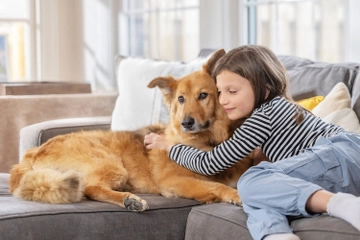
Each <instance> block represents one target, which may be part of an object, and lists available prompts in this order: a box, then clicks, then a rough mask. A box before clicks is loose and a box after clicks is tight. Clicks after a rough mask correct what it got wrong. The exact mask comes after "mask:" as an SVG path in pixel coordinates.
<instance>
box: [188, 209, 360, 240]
mask: <svg viewBox="0 0 360 240" xmlns="http://www.w3.org/2000/svg"><path fill="white" fill-rule="evenodd" d="M246 220H247V215H246V213H245V212H244V211H243V209H242V208H241V207H237V206H234V205H231V204H226V203H216V204H209V205H203V206H197V207H194V208H193V209H192V210H191V212H190V214H189V217H188V220H187V225H186V233H185V239H187V240H190V239H191V240H197V239H198V240H200V239H213V240H216V239H219V240H221V239H241V240H251V239H252V238H251V236H250V233H249V231H248V229H247V226H246ZM291 226H292V228H293V230H294V232H295V234H296V235H298V236H299V237H300V238H301V239H302V240H314V239H316V240H329V239H342V240H343V239H345V240H356V239H360V232H359V231H357V230H356V229H355V228H354V227H352V226H351V225H350V224H348V223H346V222H344V221H343V220H341V219H338V218H333V217H330V216H328V215H327V214H323V215H320V216H318V217H314V218H301V219H296V220H292V221H291Z"/></svg>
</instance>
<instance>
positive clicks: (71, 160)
mask: <svg viewBox="0 0 360 240" xmlns="http://www.w3.org/2000/svg"><path fill="white" fill-rule="evenodd" d="M224 54H225V51H224V50H219V51H217V52H215V53H214V54H213V55H212V56H211V58H210V59H209V60H208V61H207V62H206V63H205V64H204V66H203V69H202V70H200V71H197V72H194V73H191V74H190V75H187V76H185V77H183V78H181V79H179V80H175V79H174V78H172V77H159V78H155V79H154V80H152V81H151V82H150V83H149V85H148V87H150V88H154V87H159V88H160V90H161V91H162V93H163V96H164V99H165V103H166V105H167V106H168V107H169V109H170V122H169V124H168V125H167V126H166V127H163V126H161V125H151V126H147V127H144V128H142V129H139V130H137V131H119V132H112V131H82V132H77V133H70V134H66V135H60V136H57V137H55V138H53V139H50V140H49V141H48V142H46V143H45V144H43V145H41V146H39V147H36V148H33V149H29V150H28V151H27V152H26V154H25V155H24V157H23V160H22V161H21V163H19V164H16V165H14V166H13V168H12V170H11V173H10V174H11V175H10V193H12V194H13V195H14V196H16V197H18V198H22V199H26V200H31V201H38V202H47V203H73V202H79V201H81V199H82V197H83V195H84V196H85V197H87V198H90V199H93V200H96V201H102V202H109V203H114V204H117V205H119V206H121V207H125V208H126V209H129V210H132V211H144V210H146V209H148V208H149V206H148V204H147V202H146V201H145V200H143V199H142V198H140V197H139V196H137V195H136V194H137V193H141V194H144V193H145V194H146V193H152V194H161V195H163V196H165V197H174V196H175V197H183V198H189V199H195V200H198V201H199V202H202V203H214V202H226V203H232V204H235V205H240V204H241V200H240V198H239V196H238V193H237V191H236V189H234V188H233V186H234V185H235V184H236V181H237V180H238V179H239V177H240V176H241V174H242V173H244V172H245V171H246V170H247V169H248V168H249V167H250V166H251V165H252V159H251V158H245V159H243V160H242V161H240V162H239V163H238V164H236V165H235V166H233V167H232V168H229V169H228V170H226V171H224V172H223V173H221V174H219V175H216V176H202V175H200V174H197V173H194V172H192V171H190V170H187V169H185V168H182V167H181V166H179V165H177V164H176V163H174V162H172V161H171V160H170V159H168V157H167V153H166V152H165V151H162V150H158V149H155V150H150V151H149V150H146V149H145V146H144V144H143V139H144V136H145V135H146V134H148V133H150V132H156V133H164V134H165V135H166V136H167V137H168V138H170V139H171V140H172V141H173V142H179V143H183V144H187V145H191V146H194V147H196V148H199V149H204V150H210V149H212V148H213V147H214V146H215V145H217V144H219V143H220V142H222V141H224V140H225V139H227V138H228V137H229V136H231V133H232V130H233V129H234V126H233V125H236V124H237V123H232V122H230V121H229V120H228V118H227V116H226V114H225V112H224V109H223V108H222V107H221V106H220V105H219V102H218V97H217V88H216V86H215V83H214V81H213V79H212V78H211V70H212V69H213V67H214V65H215V63H216V61H217V60H218V59H219V58H220V57H222V56H223V55H224ZM180 95H186V96H187V98H188V99H190V98H191V99H193V100H192V101H186V102H185V103H179V101H178V97H179V96H180ZM170 106H171V108H170Z"/></svg>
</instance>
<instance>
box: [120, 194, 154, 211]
mask: <svg viewBox="0 0 360 240" xmlns="http://www.w3.org/2000/svg"><path fill="white" fill-rule="evenodd" d="M124 206H125V208H126V209H128V210H131V211H134V212H143V211H145V210H147V209H149V206H148V204H147V202H146V201H145V200H143V199H141V198H139V197H137V196H135V195H131V196H129V197H127V198H125V199H124Z"/></svg>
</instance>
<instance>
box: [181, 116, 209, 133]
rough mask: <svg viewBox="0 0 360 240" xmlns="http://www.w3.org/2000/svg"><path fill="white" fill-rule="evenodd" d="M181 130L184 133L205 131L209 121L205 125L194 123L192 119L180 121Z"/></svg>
mask: <svg viewBox="0 0 360 240" xmlns="http://www.w3.org/2000/svg"><path fill="white" fill-rule="evenodd" d="M181 126H182V130H183V131H184V132H197V131H201V130H204V129H207V128H208V127H209V126H210V121H206V122H205V124H203V125H202V124H200V123H196V121H195V119H194V118H193V117H187V118H184V119H183V120H182V121H181Z"/></svg>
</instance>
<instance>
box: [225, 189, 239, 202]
mask: <svg viewBox="0 0 360 240" xmlns="http://www.w3.org/2000/svg"><path fill="white" fill-rule="evenodd" d="M222 202H227V203H231V204H233V205H235V206H242V201H241V198H240V197H239V194H238V192H237V191H236V190H235V191H232V192H231V193H228V194H226V195H225V196H224V198H223V201H222Z"/></svg>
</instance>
